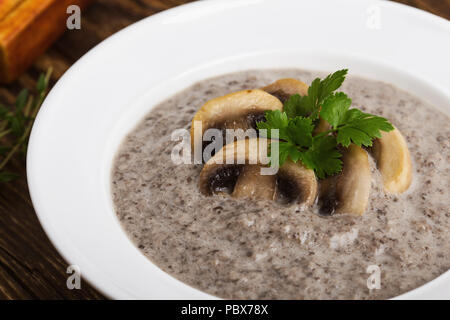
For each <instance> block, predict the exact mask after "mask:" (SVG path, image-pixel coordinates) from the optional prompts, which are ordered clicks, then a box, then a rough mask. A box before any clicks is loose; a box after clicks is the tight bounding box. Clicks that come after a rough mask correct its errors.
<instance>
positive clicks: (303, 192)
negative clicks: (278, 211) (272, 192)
mask: <svg viewBox="0 0 450 320" xmlns="http://www.w3.org/2000/svg"><path fill="white" fill-rule="evenodd" d="M277 186H278V188H277V194H276V199H277V201H278V202H281V203H286V204H287V203H291V202H293V201H296V202H297V204H301V205H303V206H311V205H313V204H314V202H315V200H316V197H317V190H318V186H317V179H316V174H315V173H314V171H313V170H311V169H308V168H306V167H305V166H303V165H302V164H301V163H300V162H297V163H294V162H292V161H290V160H287V161H286V162H285V163H284V164H283V165H282V166H281V167H280V169H279V170H278V176H277Z"/></svg>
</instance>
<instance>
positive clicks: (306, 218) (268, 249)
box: [112, 69, 450, 299]
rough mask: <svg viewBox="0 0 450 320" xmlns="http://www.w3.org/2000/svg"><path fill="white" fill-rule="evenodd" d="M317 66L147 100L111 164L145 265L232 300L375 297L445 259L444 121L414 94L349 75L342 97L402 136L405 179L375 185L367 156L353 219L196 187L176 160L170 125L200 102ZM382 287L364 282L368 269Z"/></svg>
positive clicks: (182, 124)
mask: <svg viewBox="0 0 450 320" xmlns="http://www.w3.org/2000/svg"><path fill="white" fill-rule="evenodd" d="M324 76H326V74H324V73H318V72H309V71H302V70H296V69H292V70H263V71H246V72H240V73H233V74H227V75H224V76H220V77H217V78H213V79H207V80H204V81H202V82H200V83H197V84H195V85H193V86H191V87H189V88H188V89H186V90H184V91H183V92H180V93H178V94H176V95H174V96H173V97H171V98H170V99H168V100H166V101H164V102H162V103H161V104H160V105H158V106H156V107H154V108H152V109H151V111H150V112H149V113H148V115H147V116H146V117H145V118H144V119H143V120H142V121H141V122H140V124H139V125H138V126H137V127H136V128H135V129H134V130H133V131H132V132H131V133H130V134H129V135H128V136H127V137H126V139H125V141H123V143H122V145H121V146H120V149H119V150H118V153H117V156H116V159H115V162H114V166H113V172H112V196H113V200H114V205H115V210H116V213H117V216H118V218H119V220H120V222H121V224H122V226H123V228H124V230H125V232H126V233H127V234H128V236H129V237H130V239H131V240H132V241H133V243H135V245H136V246H137V247H138V248H139V249H140V250H141V251H142V253H143V254H144V255H145V256H147V257H148V258H149V259H150V260H151V261H152V262H153V263H155V264H156V265H157V266H159V267H160V268H161V269H162V270H164V271H166V272H167V273H169V274H170V275H172V276H174V277H176V278H178V279H179V280H181V281H183V282H185V283H187V284H189V285H191V286H194V287H196V288H199V289H201V290H203V291H205V292H207V293H210V294H213V295H216V296H218V297H222V298H232V299H381V298H391V297H394V296H397V295H399V294H401V293H404V292H406V291H409V290H411V289H414V288H416V287H418V286H420V285H422V284H424V283H426V282H428V281H430V280H432V279H433V278H435V277H437V276H439V275H440V274H442V273H444V272H445V271H447V270H449V268H450V254H449V252H450V211H449V207H450V203H449V201H450V200H449V192H448V190H449V189H450V126H449V123H450V119H449V116H447V115H445V114H444V113H442V112H440V111H438V110H437V109H435V108H433V107H432V106H430V105H428V104H427V103H425V102H424V101H421V100H420V99H418V98H417V97H415V96H414V95H411V94H409V93H407V92H404V91H402V90H399V89H397V88H396V87H394V86H392V85H389V84H386V83H383V82H378V81H372V80H366V79H362V78H357V77H352V76H349V77H347V79H346V80H345V82H344V84H343V86H342V87H341V89H340V90H342V91H344V92H346V93H347V94H348V95H349V97H351V98H352V99H353V106H355V107H358V108H361V109H362V110H364V111H366V112H370V113H373V114H376V115H381V116H383V117H386V118H388V119H389V120H390V121H391V122H392V123H393V124H394V125H395V126H397V128H399V130H400V131H401V132H402V133H403V135H404V136H405V138H406V140H407V142H408V146H409V149H410V152H411V157H412V160H413V174H414V177H413V183H412V185H411V187H410V188H409V190H408V191H407V192H406V193H404V194H401V195H390V194H386V193H385V192H384V190H383V187H382V183H381V178H380V175H379V173H378V171H377V170H376V166H375V163H374V161H373V159H372V158H371V157H370V162H371V168H372V189H371V193H370V202H369V205H368V208H367V211H366V213H365V214H364V215H363V216H361V217H350V216H344V215H333V216H329V217H323V216H320V215H318V214H317V212H318V210H317V208H310V209H306V210H303V211H302V210H300V208H297V207H296V206H295V205H293V206H289V207H286V206H283V205H280V204H277V203H275V202H272V201H249V200H239V199H232V198H226V197H222V196H212V197H205V196H203V195H202V194H200V192H199V189H198V180H199V174H200V171H201V169H202V166H201V165H194V164H183V165H176V164H174V163H173V162H172V161H171V152H172V149H173V147H174V146H175V145H177V144H179V141H172V140H171V134H172V132H173V131H174V130H176V129H179V128H186V129H189V128H190V122H191V119H192V117H193V115H194V114H195V112H196V111H197V110H198V109H199V108H200V107H201V106H202V105H203V103H205V102H206V101H207V100H209V99H212V98H215V97H218V96H222V95H224V94H227V93H230V92H234V91H238V90H242V89H253V88H259V87H262V86H265V85H267V84H270V83H271V82H273V81H275V80H277V79H279V78H285V77H292V78H297V79H299V80H302V81H303V82H305V83H308V84H310V83H311V81H312V80H313V79H314V78H315V77H321V78H323V77H324ZM372 265H376V266H378V267H379V268H380V271H381V274H380V275H381V283H380V284H381V288H380V289H371V290H369V289H368V286H367V281H368V278H369V276H370V273H368V272H367V270H368V267H369V266H372Z"/></svg>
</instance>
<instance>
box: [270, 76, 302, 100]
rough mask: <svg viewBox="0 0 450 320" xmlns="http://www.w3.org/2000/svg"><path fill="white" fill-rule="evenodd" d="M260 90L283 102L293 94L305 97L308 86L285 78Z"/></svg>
mask: <svg viewBox="0 0 450 320" xmlns="http://www.w3.org/2000/svg"><path fill="white" fill-rule="evenodd" d="M262 90H264V91H266V92H268V93H270V94H271V95H274V96H275V97H277V98H278V99H280V100H281V101H282V102H285V101H286V100H287V99H288V98H289V97H290V96H292V95H293V94H299V95H301V96H304V95H307V94H308V85H307V84H306V83H304V82H302V81H300V80H297V79H292V78H285V79H279V80H277V81H275V82H274V83H272V84H269V85H268V86H265V87H264V88H262Z"/></svg>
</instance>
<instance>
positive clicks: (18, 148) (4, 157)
mask: <svg viewBox="0 0 450 320" xmlns="http://www.w3.org/2000/svg"><path fill="white" fill-rule="evenodd" d="M51 74H52V69H49V70H48V71H47V73H46V74H41V75H40V76H39V79H38V81H37V84H36V95H32V94H30V93H29V91H28V90H27V89H23V90H22V91H20V93H19V95H18V96H17V99H16V103H15V105H14V106H13V107H10V108H8V107H6V106H4V105H1V104H0V183H1V182H9V181H11V180H14V179H15V178H17V177H18V175H17V174H16V173H13V172H10V171H7V170H5V167H6V165H7V164H8V163H9V161H10V160H11V159H12V157H13V156H14V155H15V154H16V153H18V152H22V153H23V154H26V150H27V145H28V138H29V136H30V132H31V128H32V126H33V123H34V119H35V118H36V115H37V113H38V111H39V108H40V107H41V105H42V102H43V101H44V99H45V96H46V95H47V90H48V83H49V80H50V76H51Z"/></svg>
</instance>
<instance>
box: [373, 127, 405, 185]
mask: <svg viewBox="0 0 450 320" xmlns="http://www.w3.org/2000/svg"><path fill="white" fill-rule="evenodd" d="M372 151H373V155H374V158H375V160H376V162H377V166H378V169H379V170H380V173H381V176H382V178H383V185H384V189H385V190H386V191H388V192H390V193H403V192H405V191H406V190H407V189H408V188H409V186H410V185H411V180H412V164H411V156H410V153H409V149H408V145H407V144H406V140H405V138H404V137H403V135H402V134H401V133H400V131H399V130H398V129H397V128H395V129H394V130H392V131H389V132H382V137H381V138H379V139H376V140H375V141H374V144H373V148H372Z"/></svg>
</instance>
